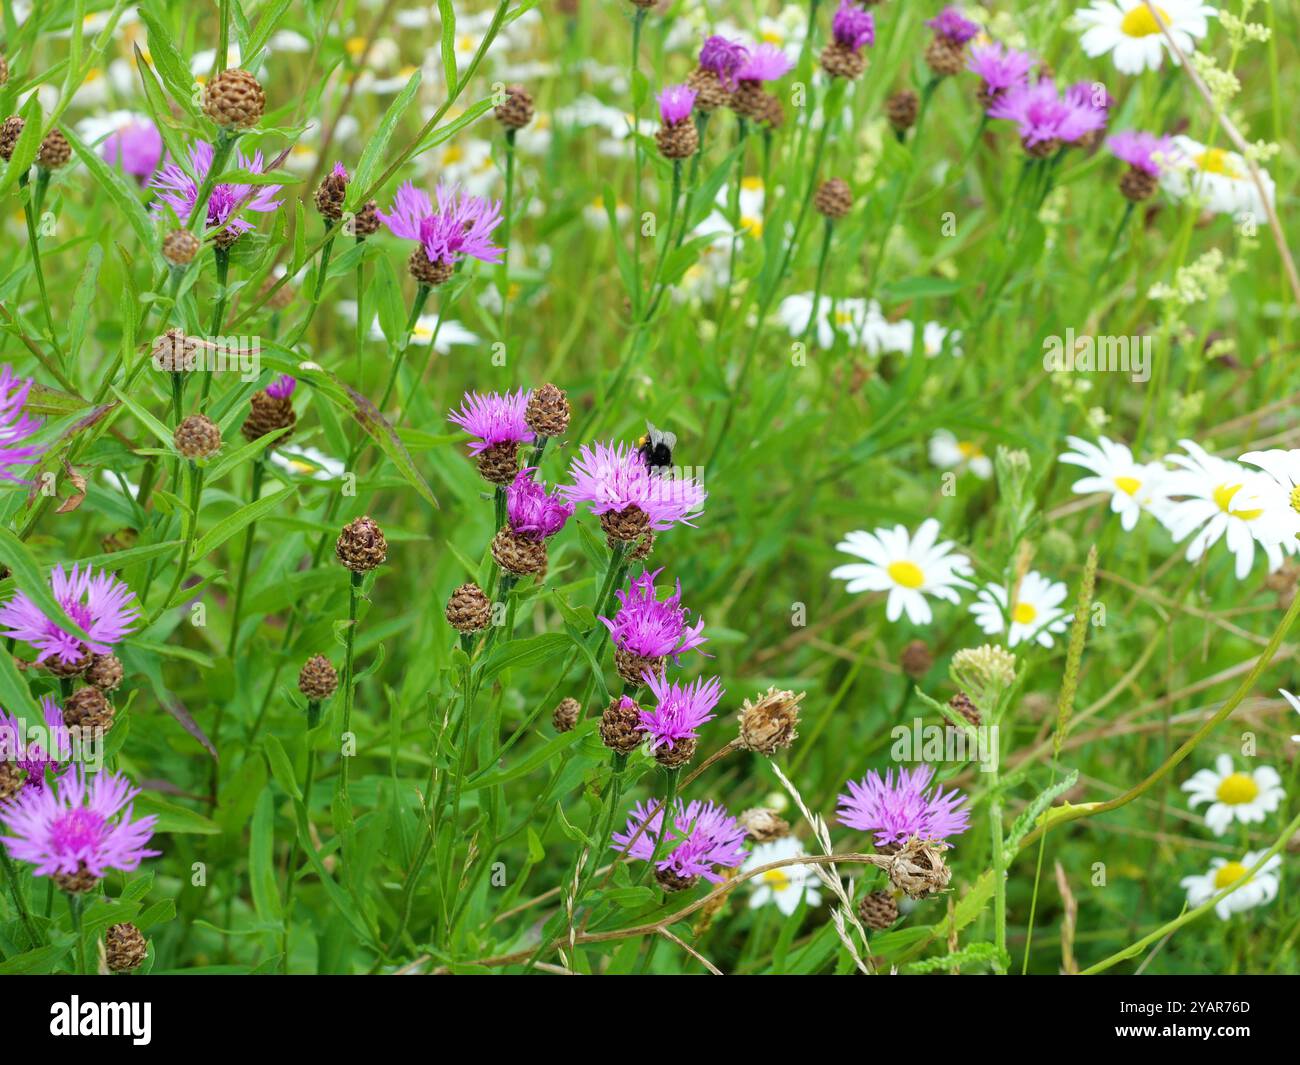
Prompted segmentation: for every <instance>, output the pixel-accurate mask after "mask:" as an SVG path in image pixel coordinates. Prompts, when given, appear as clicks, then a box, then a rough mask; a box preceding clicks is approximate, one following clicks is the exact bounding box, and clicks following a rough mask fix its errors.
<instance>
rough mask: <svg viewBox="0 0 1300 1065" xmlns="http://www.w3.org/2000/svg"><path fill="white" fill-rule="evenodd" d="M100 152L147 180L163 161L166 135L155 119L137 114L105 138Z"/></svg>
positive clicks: (106, 160)
mask: <svg viewBox="0 0 1300 1065" xmlns="http://www.w3.org/2000/svg"><path fill="white" fill-rule="evenodd" d="M99 154H100V158H102V159H103V160H104V162H106V163H107V164H108V165H109V166H117V165H119V164H120V165H121V167H122V169H123V171H125V172H126V173H128V174H130V175H131V176H132V177H133V178H135V179H136V180H137V181H139V182H141V183H144V182H145V181H146V180H148V179H149V178H150V177H152V176H153V172H154V171H155V170H157V169H158V164H159V163H160V162H161V161H162V156H163V139H162V134H161V133H159V132H158V127H157V126H155V125H154V124H153V120H152V119H149V118H146V117H145V116H143V115H140V116H138V117H133V118H132V119H131V120H130V121H129V122H125V123H123V124H122V125H120V126H118V127H117V129H115V130H114V131H113V132H112V133H110V134H109V135H108V136H107V137H105V138H104V143H103V144H102V145H100V148H99Z"/></svg>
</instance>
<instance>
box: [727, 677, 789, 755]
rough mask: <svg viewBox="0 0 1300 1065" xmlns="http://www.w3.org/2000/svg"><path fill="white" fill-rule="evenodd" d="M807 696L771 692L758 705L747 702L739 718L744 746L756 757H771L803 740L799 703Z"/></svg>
mask: <svg viewBox="0 0 1300 1065" xmlns="http://www.w3.org/2000/svg"><path fill="white" fill-rule="evenodd" d="M804 694H805V693H804V692H800V693H799V694H798V695H796V694H795V693H794V692H792V691H784V690H782V689H779V688H768V689H767V693H766V694H765V695H763V696H761V697H760V698H759V700H758V702H750V701H749V700H748V699H746V700H745V702H744V705H742V706H741V708H740V713H739V714H737V715H736V716H737V719H738V720H739V721H740V745H741V746H742V747H744V748H745V749H746V750H747V751H753V752H754V753H755V754H765V755H767V756H768V757H771V756H772V755H774V754H776V752H777V751H778V750H780V749H782V748H784V747H789V746H790V744H792V743H793V742H794V741H795V740H796V739H798V737H799V733H798V732H797V731H796V729H797V727H798V725H799V703H800V702H801V701H802V699H803V697H804Z"/></svg>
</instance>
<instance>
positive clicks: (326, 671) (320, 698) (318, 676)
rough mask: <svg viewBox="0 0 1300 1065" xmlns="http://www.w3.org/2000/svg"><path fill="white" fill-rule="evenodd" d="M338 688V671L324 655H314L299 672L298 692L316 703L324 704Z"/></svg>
mask: <svg viewBox="0 0 1300 1065" xmlns="http://www.w3.org/2000/svg"><path fill="white" fill-rule="evenodd" d="M338 686H339V675H338V671H337V670H335V668H334V666H333V665H332V664H331V663H330V660H329V659H328V658H326V657H325V656H324V655H312V656H311V657H310V658H309V659H307V661H306V662H304V663H303V666H302V669H300V670H299V671H298V690H299V691H300V692H302V694H303V695H304V696H306V697H307V698H308V699H310V700H311V701H312V702H314V703H323V702H324V701H325V700H326V699H328V698H329V697H330V696H331V695H333V694H334V692H335V691H336V690H337V689H338Z"/></svg>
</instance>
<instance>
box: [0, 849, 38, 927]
mask: <svg viewBox="0 0 1300 1065" xmlns="http://www.w3.org/2000/svg"><path fill="white" fill-rule="evenodd" d="M0 867H3V869H4V873H5V879H6V880H7V881H9V894H10V895H12V896H13V900H14V908H15V909H16V910H17V911H18V918H19V920H20V921H22V924H23V930H24V931H25V932H26V933H27V938H28V939H30V940H31V945H32V947H33V949H34V948H36V947H38V946H40V944H41V939H40V936H38V935H37V934H36V926H35V925H34V924H32V915H31V912H30V911H29V910H28V909H27V900H26V899H25V898H24V897H23V890H22V883H21V882H20V881H19V879H18V870H17V869H15V868H14V863H13V860H12V859H11V858H10V857H9V853H8V851H6V850H5V848H4V845H3V844H0Z"/></svg>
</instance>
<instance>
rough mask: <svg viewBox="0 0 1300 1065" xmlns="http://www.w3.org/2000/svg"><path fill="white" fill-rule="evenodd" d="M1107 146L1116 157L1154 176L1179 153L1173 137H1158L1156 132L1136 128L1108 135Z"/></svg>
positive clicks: (1158, 174)
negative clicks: (1111, 135)
mask: <svg viewBox="0 0 1300 1065" xmlns="http://www.w3.org/2000/svg"><path fill="white" fill-rule="evenodd" d="M1106 147H1107V148H1109V149H1110V152H1111V154H1112V155H1113V156H1115V158H1116V159H1121V160H1123V161H1124V162H1126V163H1128V165H1129V166H1131V167H1135V168H1136V169H1138V170H1141V171H1142V172H1143V173H1144V174H1150V175H1151V176H1152V177H1159V176H1160V171H1161V169H1162V167H1163V166H1167V165H1168V164H1169V163H1171V162H1172V161H1173V159H1174V156H1175V155H1176V154H1177V149H1176V148H1175V147H1174V140H1173V138H1172V137H1170V136H1167V135H1166V136H1163V137H1157V136H1156V135H1155V134H1154V133H1146V132H1144V131H1142V130H1136V129H1126V130H1124V131H1123V132H1121V133H1116V134H1115V135H1114V136H1113V137H1108V138H1107V140H1106ZM1157 156H1159V157H1160V158H1159V159H1157V158H1156V157H1157Z"/></svg>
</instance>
